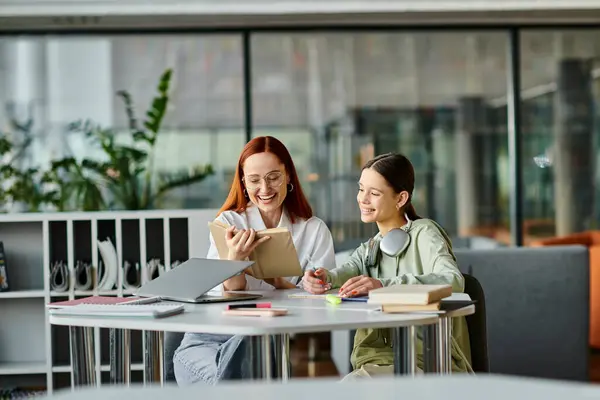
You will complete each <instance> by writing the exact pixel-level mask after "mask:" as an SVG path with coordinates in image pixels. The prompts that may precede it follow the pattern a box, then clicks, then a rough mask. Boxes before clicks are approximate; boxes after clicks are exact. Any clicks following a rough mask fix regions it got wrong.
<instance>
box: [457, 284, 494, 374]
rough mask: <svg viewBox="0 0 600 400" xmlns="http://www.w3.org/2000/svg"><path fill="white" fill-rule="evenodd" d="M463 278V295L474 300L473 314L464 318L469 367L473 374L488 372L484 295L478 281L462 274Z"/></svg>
mask: <svg viewBox="0 0 600 400" xmlns="http://www.w3.org/2000/svg"><path fill="white" fill-rule="evenodd" d="M463 276H464V278H465V293H467V294H468V295H469V296H471V299H473V300H476V301H477V303H476V304H475V314H473V315H469V316H467V317H466V320H467V327H468V329H469V342H470V344H471V366H472V367H473V370H474V371H475V372H489V371H490V362H489V357H488V347H487V324H486V312H485V294H484V292H483V288H482V287H481V284H480V283H479V281H478V280H477V279H476V278H475V277H473V276H471V275H469V274H465V273H463Z"/></svg>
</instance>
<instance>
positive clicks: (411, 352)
mask: <svg viewBox="0 0 600 400" xmlns="http://www.w3.org/2000/svg"><path fill="white" fill-rule="evenodd" d="M392 336H393V339H392V340H393V342H392V347H393V348H394V375H415V374H416V372H417V357H416V346H415V341H416V331H415V327H414V326H405V327H400V328H393V329H392Z"/></svg>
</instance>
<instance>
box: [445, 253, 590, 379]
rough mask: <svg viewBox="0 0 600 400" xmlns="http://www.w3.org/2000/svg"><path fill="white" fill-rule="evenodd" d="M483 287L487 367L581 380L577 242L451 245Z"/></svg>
mask: <svg viewBox="0 0 600 400" xmlns="http://www.w3.org/2000/svg"><path fill="white" fill-rule="evenodd" d="M454 254H455V255H456V258H457V261H458V266H459V268H460V270H461V272H462V273H467V274H469V275H471V276H474V277H475V278H477V280H478V281H479V282H480V283H481V287H483V289H484V290H485V306H486V307H485V310H486V321H487V326H486V330H487V338H488V357H489V364H490V372H491V373H494V374H507V375H519V376H527V377H534V378H545V379H562V380H576V381H588V380H589V287H590V281H589V270H590V268H589V256H588V250H587V249H586V248H585V247H583V246H550V247H541V248H528V247H506V248H499V249H490V250H464V249H457V250H456V251H454Z"/></svg>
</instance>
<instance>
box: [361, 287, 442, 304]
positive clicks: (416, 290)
mask: <svg viewBox="0 0 600 400" xmlns="http://www.w3.org/2000/svg"><path fill="white" fill-rule="evenodd" d="M451 295H452V286H450V285H391V286H386V287H382V288H379V289H375V290H371V291H370V292H369V303H372V304H404V305H409V304H410V305H418V304H420V305H425V304H431V303H435V302H438V301H440V300H441V299H443V298H445V297H449V296H451Z"/></svg>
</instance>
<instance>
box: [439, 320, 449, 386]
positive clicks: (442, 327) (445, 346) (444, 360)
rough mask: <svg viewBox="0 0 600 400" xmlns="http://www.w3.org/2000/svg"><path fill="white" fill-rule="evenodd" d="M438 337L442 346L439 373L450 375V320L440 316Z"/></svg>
mask: <svg viewBox="0 0 600 400" xmlns="http://www.w3.org/2000/svg"><path fill="white" fill-rule="evenodd" d="M436 325H437V327H438V335H439V336H440V339H441V340H440V342H441V344H442V346H441V348H440V353H441V354H440V355H439V356H438V359H439V363H440V364H439V371H440V373H442V374H451V373H452V318H450V317H447V316H440V318H439V320H438V323H437V324H436Z"/></svg>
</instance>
